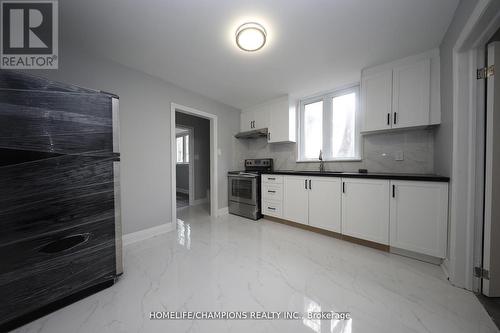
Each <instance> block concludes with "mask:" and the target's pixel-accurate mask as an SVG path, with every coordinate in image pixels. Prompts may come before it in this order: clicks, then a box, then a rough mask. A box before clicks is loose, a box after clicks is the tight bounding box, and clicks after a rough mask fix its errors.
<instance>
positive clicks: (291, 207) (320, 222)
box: [283, 176, 341, 233]
mask: <svg viewBox="0 0 500 333" xmlns="http://www.w3.org/2000/svg"><path fill="white" fill-rule="evenodd" d="M284 185H285V186H284V195H283V203H284V208H283V215H284V218H285V219H287V220H290V221H293V222H297V223H302V224H309V225H311V226H313V227H317V228H321V229H326V230H330V231H335V232H339V233H340V225H341V223H340V222H341V217H340V212H341V210H340V209H341V206H340V202H341V200H340V179H335V178H325V177H297V176H289V177H285V184H284Z"/></svg>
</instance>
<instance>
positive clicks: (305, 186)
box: [304, 179, 307, 190]
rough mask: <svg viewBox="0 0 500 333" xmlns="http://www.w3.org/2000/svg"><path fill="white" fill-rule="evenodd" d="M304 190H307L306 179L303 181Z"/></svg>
mask: <svg viewBox="0 0 500 333" xmlns="http://www.w3.org/2000/svg"><path fill="white" fill-rule="evenodd" d="M304 188H305V189H306V190H307V179H306V180H304Z"/></svg>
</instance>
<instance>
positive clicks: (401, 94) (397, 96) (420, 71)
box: [392, 59, 431, 128]
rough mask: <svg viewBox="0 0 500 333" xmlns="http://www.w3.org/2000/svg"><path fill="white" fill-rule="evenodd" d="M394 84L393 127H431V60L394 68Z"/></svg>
mask: <svg viewBox="0 0 500 333" xmlns="http://www.w3.org/2000/svg"><path fill="white" fill-rule="evenodd" d="M392 84H393V93H392V112H393V113H392V127H393V128H401V127H412V126H425V125H429V124H430V93H431V61H430V59H424V60H421V61H418V62H416V63H414V64H410V65H406V66H401V67H396V68H394V70H393V81H392Z"/></svg>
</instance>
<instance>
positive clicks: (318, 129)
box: [298, 86, 361, 161]
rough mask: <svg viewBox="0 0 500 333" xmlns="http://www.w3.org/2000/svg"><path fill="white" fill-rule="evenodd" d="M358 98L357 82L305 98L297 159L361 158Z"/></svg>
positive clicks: (300, 121) (302, 104) (301, 107)
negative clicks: (353, 84)
mask: <svg viewBox="0 0 500 333" xmlns="http://www.w3.org/2000/svg"><path fill="white" fill-rule="evenodd" d="M358 101H359V87H358V86H356V87H352V88H348V89H342V90H338V91H334V92H331V93H328V94H324V95H321V96H317V97H313V98H308V99H305V100H302V101H301V102H300V118H299V133H300V137H299V158H298V160H299V161H317V160H318V157H319V152H320V150H321V151H322V153H323V160H325V161H342V160H359V159H360V158H361V157H360V141H361V139H360V134H359V126H358V121H357V116H358V107H359V102H358Z"/></svg>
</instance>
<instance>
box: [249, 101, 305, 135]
mask: <svg viewBox="0 0 500 333" xmlns="http://www.w3.org/2000/svg"><path fill="white" fill-rule="evenodd" d="M295 117H296V114H295V102H294V101H293V100H292V99H290V98H289V96H284V97H281V98H277V99H274V100H271V101H268V102H266V103H263V104H260V105H257V106H255V107H252V108H248V109H245V110H243V111H242V112H241V123H240V127H241V131H242V132H246V131H251V130H255V129H261V128H267V129H268V142H269V143H278V142H295V140H296V139H295V133H296V129H295V127H296V125H295Z"/></svg>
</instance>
